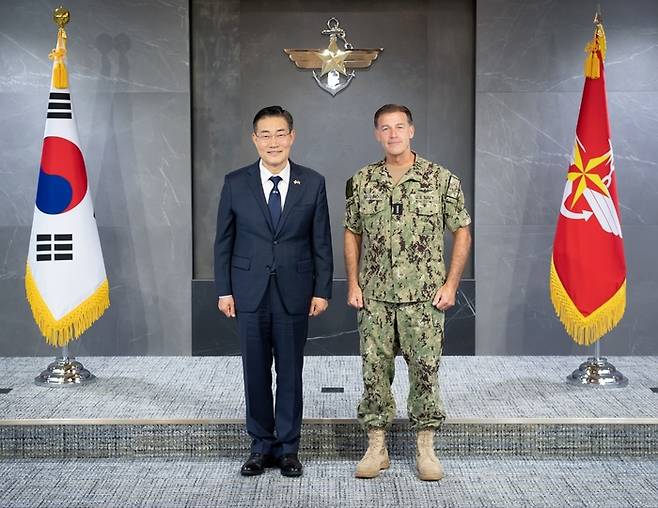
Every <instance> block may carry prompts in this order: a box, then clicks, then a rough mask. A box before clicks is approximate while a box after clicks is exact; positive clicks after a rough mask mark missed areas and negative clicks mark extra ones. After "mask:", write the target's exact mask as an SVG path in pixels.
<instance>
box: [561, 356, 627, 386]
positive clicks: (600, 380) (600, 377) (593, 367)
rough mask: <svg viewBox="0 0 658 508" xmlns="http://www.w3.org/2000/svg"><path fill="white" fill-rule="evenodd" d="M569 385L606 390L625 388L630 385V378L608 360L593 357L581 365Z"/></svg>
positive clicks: (569, 379) (572, 375)
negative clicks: (597, 387) (598, 387)
mask: <svg viewBox="0 0 658 508" xmlns="http://www.w3.org/2000/svg"><path fill="white" fill-rule="evenodd" d="M567 383H569V384H571V385H579V386H600V387H604V388H623V387H624V386H626V385H627V384H628V378H627V377H626V376H624V375H623V374H622V373H621V372H619V371H618V370H617V369H616V368H615V366H614V365H612V364H611V363H609V362H608V359H607V358H604V357H601V356H597V357H596V358H595V357H593V356H591V357H589V358H588V359H587V361H586V362H583V363H581V364H580V367H579V368H578V369H577V370H574V371H573V372H572V373H571V375H570V376H567Z"/></svg>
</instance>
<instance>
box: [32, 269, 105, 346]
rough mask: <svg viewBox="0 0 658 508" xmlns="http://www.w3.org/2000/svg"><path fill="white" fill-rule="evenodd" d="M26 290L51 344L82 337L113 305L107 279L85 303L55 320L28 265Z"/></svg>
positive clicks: (66, 342) (55, 344)
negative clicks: (111, 304)
mask: <svg viewBox="0 0 658 508" xmlns="http://www.w3.org/2000/svg"><path fill="white" fill-rule="evenodd" d="M25 293H26V295H27V300H28V302H30V307H32V314H33V315H34V319H35V321H36V322H37V325H38V326H39V330H41V334H42V335H43V336H44V337H45V339H46V342H47V343H48V344H50V345H51V346H56V347H62V346H66V344H68V343H69V342H70V341H72V340H74V339H77V338H78V337H80V335H82V334H83V333H84V332H85V331H86V330H87V329H88V328H89V327H91V325H93V324H94V322H95V321H96V320H97V319H98V318H100V317H101V316H102V315H103V313H104V312H105V311H106V310H107V309H108V307H109V306H110V286H109V283H108V282H107V279H105V280H104V281H103V282H101V284H100V285H99V286H98V287H97V288H96V290H95V291H94V292H93V293H92V294H91V295H90V296H89V297H88V298H87V299H86V300H85V301H84V302H82V303H81V304H80V305H78V306H77V307H76V308H75V309H73V310H72V311H71V312H69V313H68V314H66V315H65V316H64V317H62V318H61V319H59V320H57V319H55V317H54V316H53V314H52V312H50V309H49V308H48V306H47V305H46V302H44V301H43V298H42V297H41V293H39V288H38V287H37V284H36V282H35V281H34V278H33V277H32V272H31V270H30V266H29V265H28V266H27V268H26V270H25Z"/></svg>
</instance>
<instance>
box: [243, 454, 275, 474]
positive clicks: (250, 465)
mask: <svg viewBox="0 0 658 508" xmlns="http://www.w3.org/2000/svg"><path fill="white" fill-rule="evenodd" d="M275 464H276V461H275V460H274V457H272V456H271V455H264V454H262V453H252V454H251V455H249V458H248V459H247V462H245V463H244V464H242V467H241V468H240V474H241V475H242V476H256V475H259V474H263V473H264V472H265V468H266V467H274V466H275Z"/></svg>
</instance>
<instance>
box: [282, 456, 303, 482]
mask: <svg viewBox="0 0 658 508" xmlns="http://www.w3.org/2000/svg"><path fill="white" fill-rule="evenodd" d="M279 468H280V469H281V474H282V475H283V476H293V477H294V476H301V475H302V472H303V470H304V468H303V467H302V463H301V462H299V459H298V458H297V454H296V453H287V454H286V455H283V456H282V457H281V458H280V459H279Z"/></svg>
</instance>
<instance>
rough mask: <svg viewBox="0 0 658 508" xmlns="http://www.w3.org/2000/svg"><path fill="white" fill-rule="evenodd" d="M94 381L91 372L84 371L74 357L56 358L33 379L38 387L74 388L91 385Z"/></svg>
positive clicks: (94, 378)
mask: <svg viewBox="0 0 658 508" xmlns="http://www.w3.org/2000/svg"><path fill="white" fill-rule="evenodd" d="M95 380H96V376H94V375H93V374H92V373H91V372H89V371H88V370H87V369H85V368H84V367H83V366H82V364H81V363H80V362H78V361H76V359H75V358H74V357H70V358H69V357H68V356H64V357H57V358H56V359H55V361H54V362H53V363H51V364H50V365H48V367H47V368H46V370H44V371H43V372H42V373H41V374H40V375H39V376H37V377H35V378H34V383H35V384H37V385H39V386H54V387H62V386H75V385H81V384H86V383H91V382H92V381H95Z"/></svg>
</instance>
